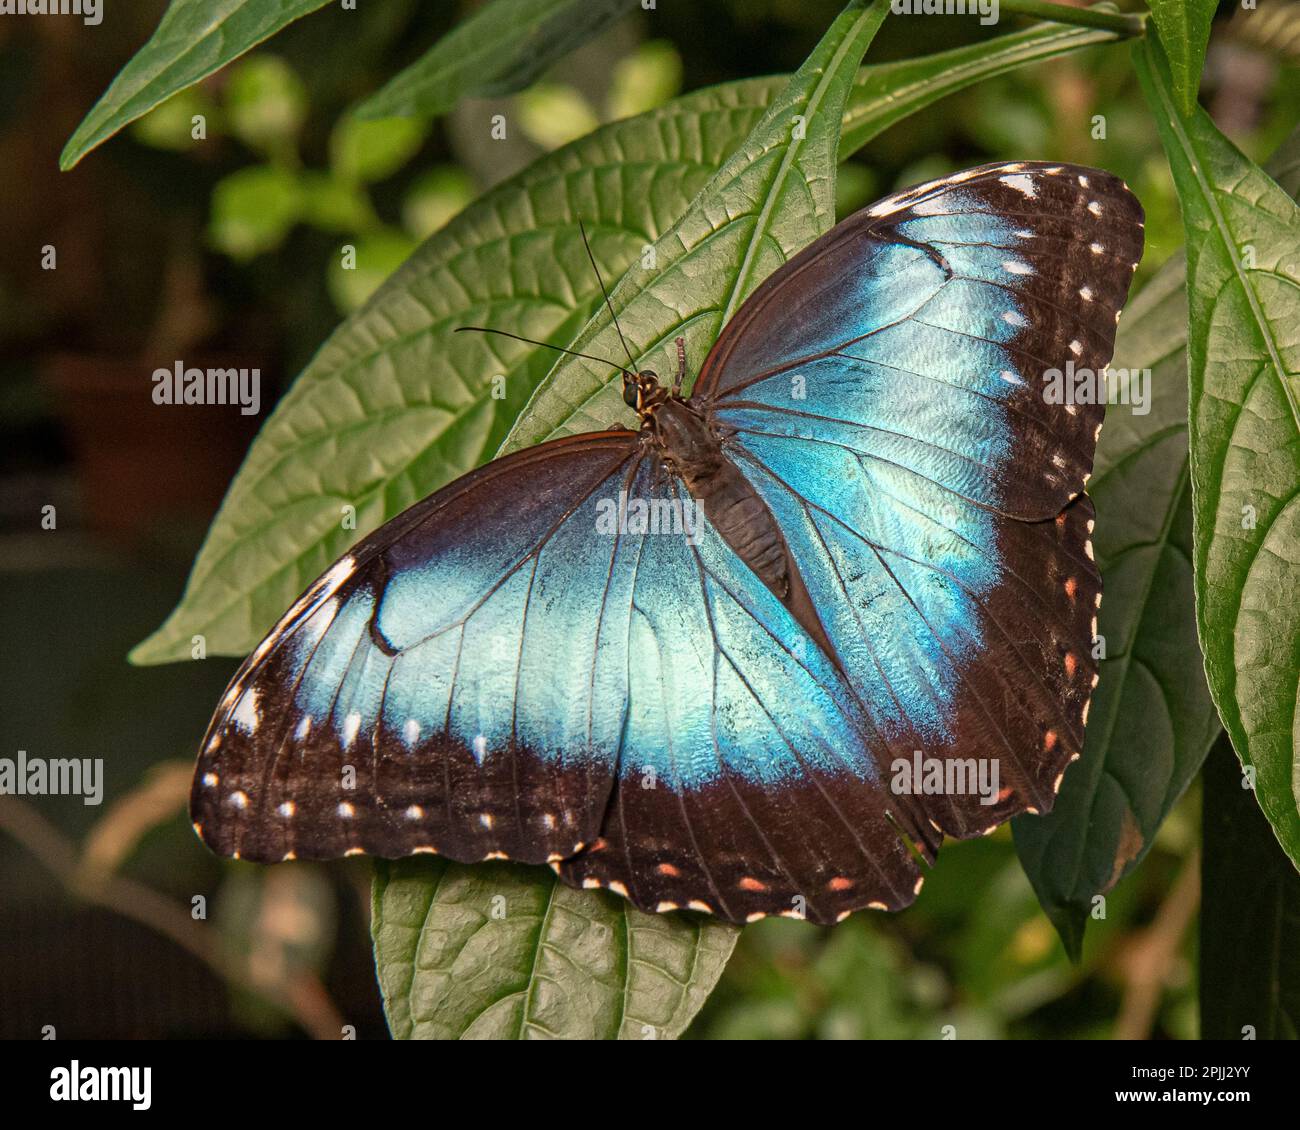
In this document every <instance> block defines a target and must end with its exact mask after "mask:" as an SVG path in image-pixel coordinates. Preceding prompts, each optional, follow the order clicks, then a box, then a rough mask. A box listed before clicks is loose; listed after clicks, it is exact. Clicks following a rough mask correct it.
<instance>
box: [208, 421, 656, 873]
mask: <svg viewBox="0 0 1300 1130" xmlns="http://www.w3.org/2000/svg"><path fill="white" fill-rule="evenodd" d="M638 458H639V455H638V448H637V443H636V437H635V434H634V433H631V432H610V433H598V434H593V435H589V436H581V437H575V438H573V439H566V440H562V441H558V442H556V443H552V444H546V445H544V446H542V447H538V448H532V449H529V450H527V451H524V452H521V453H520V454H518V455H517V456H515V457H513V458H510V459H504V460H499V461H497V462H494V463H490V464H488V465H487V466H485V467H483V468H480V469H479V470H478V471H475V472H473V473H472V474H470V475H467V476H465V477H464V478H462V479H460V480H458V481H457V482H455V483H453V484H451V485H450V486H448V487H447V488H445V489H444V490H442V491H439V492H438V493H436V494H434V495H432V496H430V497H429V498H427V499H425V500H424V501H422V502H420V503H417V504H416V505H415V506H413V507H411V508H410V509H409V510H407V511H405V512H404V513H403V514H401V515H399V516H398V517H396V518H394V519H393V520H392V521H391V522H389V523H387V524H386V525H384V526H382V527H381V528H380V529H378V530H377V531H375V533H373V534H371V535H370V536H369V537H368V538H366V539H365V540H363V541H362V542H360V543H359V544H358V545H357V546H356V547H355V548H354V549H353V550H352V551H351V552H350V553H349V554H347V555H346V556H345V557H343V558H342V559H340V560H339V561H338V562H337V563H336V564H335V565H334V566H333V567H332V568H331V569H330V570H329V571H328V572H327V573H325V574H324V575H323V576H322V577H321V578H320V579H319V580H318V581H316V583H315V584H313V585H312V586H311V588H310V589H308V591H307V592H306V593H305V594H304V595H303V596H302V597H301V598H300V599H299V600H298V601H297V603H296V604H295V605H294V606H293V607H292V608H291V609H290V610H289V611H288V613H286V614H285V616H284V617H283V618H282V619H281V621H280V623H279V624H277V625H276V626H275V628H273V629H272V631H271V632H270V634H268V636H267V637H266V639H265V640H264V641H263V642H262V643H261V645H260V646H259V647H258V648H257V650H256V651H255V652H254V653H253V654H252V655H251V656H249V658H248V659H247V661H246V662H245V663H244V665H243V666H242V667H241V668H240V670H239V671H238V672H237V673H236V675H235V677H234V679H233V680H232V682H231V684H230V687H229V688H228V689H227V691H226V694H225V696H224V698H223V699H222V702H221V705H220V707H219V708H218V710H217V713H216V715H215V716H214V717H213V719H212V723H211V725H210V727H209V729H208V733H207V736H206V737H205V739H204V744H203V747H202V750H201V752H200V756H199V763H198V767H197V769H196V772H195V778H194V788H193V792H192V796H191V805H190V809H191V815H192V817H193V820H194V822H195V824H196V826H197V828H198V831H199V834H200V836H201V837H202V838H203V840H204V841H205V842H206V843H207V844H208V846H209V847H211V848H212V849H213V850H215V851H217V852H220V853H222V854H225V855H232V856H237V857H239V858H243V859H251V860H257V861H274V860H280V859H286V858H312V859H320V858H332V857H336V856H341V855H345V854H349V853H354V852H367V853H371V854H376V855H381V856H387V857H399V856H404V855H410V854H413V853H416V852H420V851H434V852H439V853H442V854H445V855H448V856H450V857H451V858H453V859H457V860H462V861H469V860H479V859H484V858H488V857H508V858H511V859H518V860H523V861H527V862H534V863H540V862H543V861H545V860H548V859H559V858H562V857H564V856H568V855H571V854H572V853H573V852H574V851H576V850H577V849H578V848H579V847H580V846H581V845H582V844H583V843H584V842H590V841H591V840H593V839H595V837H596V834H597V830H598V828H599V826H600V823H601V820H602V819H603V816H604V812H605V806H606V801H607V798H608V795H609V791H610V787H611V782H612V779H613V771H614V764H615V761H616V758H617V750H618V744H619V739H620V734H621V731H622V726H623V719H624V713H625V710H624V682H625V668H626V662H627V660H626V653H625V638H626V630H625V627H624V626H623V625H622V624H620V623H619V622H618V620H617V617H616V616H614V615H613V614H612V610H611V609H609V608H608V607H607V604H608V602H609V601H610V600H611V599H613V592H612V590H613V589H614V587H615V586H616V585H617V584H618V582H619V578H618V577H616V576H615V575H613V573H612V571H611V562H612V557H613V553H614V542H613V541H612V540H611V539H609V538H603V539H601V538H597V537H595V536H594V531H595V508H596V504H597V499H598V497H600V496H602V495H605V494H609V493H614V494H617V490H618V483H619V481H620V476H621V475H622V474H624V473H625V472H626V471H627V469H628V468H629V467H630V466H631V465H632V464H633V463H634V462H635V461H636V460H637V459H638ZM620 615H621V616H622V619H623V620H626V615H627V613H626V609H625V608H624V609H623V610H622V611H621V613H620Z"/></svg>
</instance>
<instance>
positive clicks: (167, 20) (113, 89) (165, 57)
mask: <svg viewBox="0 0 1300 1130" xmlns="http://www.w3.org/2000/svg"><path fill="white" fill-rule="evenodd" d="M327 3H329V0H172V2H171V5H170V6H169V7H168V9H167V11H166V12H165V13H164V14H163V18H162V20H161V21H160V22H159V24H158V28H157V30H156V31H155V32H154V33H153V35H152V36H151V37H150V39H149V42H148V43H146V44H145V45H144V46H143V47H142V48H140V50H139V51H137V52H136V53H135V55H134V56H132V58H131V61H130V62H129V63H127V65H126V66H125V67H123V68H122V69H121V71H119V72H118V75H117V77H116V78H115V79H114V80H113V82H112V85H110V86H109V88H108V90H107V91H105V92H104V95H103V97H102V98H100V100H99V101H98V102H96V103H95V105H94V106H93V107H92V109H91V111H90V113H89V114H87V115H86V117H85V118H84V120H83V121H82V123H81V125H79V126H78V127H77V129H76V132H75V133H74V134H73V135H72V137H71V138H69V139H68V143H67V145H65V146H64V147H63V153H62V154H61V155H60V157H59V168H61V169H65V170H66V169H70V168H72V166H73V165H75V164H76V163H77V162H78V161H80V160H81V159H82V157H84V156H85V155H86V154H87V153H89V152H90V151H91V150H92V149H94V148H95V147H96V146H97V145H100V144H102V143H103V142H105V141H107V140H108V139H109V138H110V137H112V136H113V135H114V134H115V133H117V131H118V130H120V129H121V128H122V127H123V126H125V125H128V124H130V123H131V122H133V121H135V119H136V118H138V117H140V115H141V114H145V113H147V112H148V111H149V110H152V109H153V108H154V107H155V106H157V105H158V104H159V103H160V102H162V101H163V100H164V99H165V98H168V97H170V96H171V95H173V94H175V93H176V92H177V91H178V90H184V89H185V88H186V87H187V86H192V85H193V84H194V83H196V82H198V81H199V79H201V78H206V77H207V76H208V75H210V74H212V73H213V72H214V71H217V70H220V69H221V68H222V67H224V66H225V65H226V64H227V63H229V62H230V60H231V59H236V58H238V57H239V56H240V55H242V54H243V53H244V52H245V51H247V50H249V49H250V48H252V47H256V46H257V45H258V44H259V43H261V42H262V41H263V40H264V39H267V38H269V37H270V36H272V35H274V34H275V33H276V32H277V31H279V30H280V29H281V28H283V27H285V26H287V25H288V24H291V23H293V21H294V20H296V19H298V18H299V17H300V16H305V15H307V13H308V12H314V11H315V10H316V9H317V8H323V7H324V6H325V5H326V4H327Z"/></svg>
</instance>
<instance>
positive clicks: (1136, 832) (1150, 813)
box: [1012, 129, 1300, 960]
mask: <svg viewBox="0 0 1300 1130" xmlns="http://www.w3.org/2000/svg"><path fill="white" fill-rule="evenodd" d="M1269 167H1270V168H1271V169H1272V170H1273V172H1274V174H1275V175H1276V176H1277V177H1278V178H1279V181H1280V182H1281V183H1282V185H1283V187H1285V188H1286V190H1287V191H1288V192H1289V193H1291V195H1292V196H1295V195H1296V193H1297V192H1298V191H1300V129H1298V130H1296V132H1295V133H1294V134H1293V135H1292V136H1291V138H1290V139H1288V141H1287V143H1286V144H1285V145H1283V146H1282V148H1281V149H1279V150H1278V152H1277V154H1275V156H1274V158H1273V160H1272V161H1270V162H1269ZM1186 277H1187V269H1186V263H1185V261H1184V258H1183V255H1182V254H1181V253H1179V254H1178V255H1176V256H1174V257H1173V258H1172V259H1170V260H1169V262H1167V263H1166V264H1165V265H1164V266H1163V267H1162V268H1161V269H1160V270H1159V271H1158V272H1157V273H1156V275H1155V276H1154V277H1153V278H1152V279H1151V281H1150V282H1149V283H1148V284H1147V285H1146V287H1145V288H1144V289H1143V290H1142V292H1141V293H1140V294H1139V295H1138V296H1137V298H1136V299H1134V301H1133V302H1132V303H1131V304H1130V305H1129V307H1128V309H1126V310H1125V312H1124V318H1123V320H1122V321H1121V322H1120V326H1119V333H1118V335H1117V337H1116V341H1115V359H1114V360H1113V361H1112V362H1111V368H1112V369H1113V370H1129V371H1132V370H1139V371H1141V370H1144V369H1150V370H1151V401H1150V404H1151V410H1150V412H1149V413H1146V414H1141V413H1137V412H1133V411H1132V410H1131V409H1130V406H1128V405H1124V404H1115V405H1111V406H1110V407H1109V408H1108V409H1107V412H1106V426H1105V428H1104V429H1103V430H1102V434H1101V443H1100V445H1099V446H1098V448H1097V460H1096V463H1095V465H1094V469H1093V477H1092V479H1091V481H1090V482H1089V483H1088V493H1089V494H1090V495H1092V497H1093V500H1094V501H1095V503H1096V505H1097V529H1096V532H1095V534H1094V536H1093V546H1094V549H1095V552H1096V555H1097V561H1098V564H1099V565H1100V567H1101V573H1102V579H1103V582H1104V586H1105V587H1104V591H1105V599H1104V600H1103V601H1102V606H1101V613H1100V615H1099V617H1098V631H1099V633H1100V634H1101V636H1102V637H1103V638H1104V639H1105V641H1106V658H1105V659H1104V660H1103V661H1102V664H1101V682H1100V683H1099V684H1098V686H1097V693H1096V694H1095V695H1094V696H1093V700H1092V708H1091V711H1090V713H1089V719H1088V735H1087V740H1086V742H1085V744H1084V747H1083V757H1082V758H1081V759H1080V760H1079V763H1078V764H1077V765H1075V766H1074V767H1073V768H1072V769H1071V770H1070V771H1069V772H1068V773H1067V774H1066V775H1065V780H1064V781H1063V782H1062V784H1061V792H1060V795H1059V796H1058V797H1057V799H1056V805H1055V807H1054V808H1053V809H1052V811H1051V812H1050V813H1048V814H1047V815H1046V816H1042V817H1033V816H1023V817H1020V818H1019V819H1017V820H1016V821H1014V822H1013V825H1012V827H1013V829H1014V832H1015V840H1016V850H1017V851H1018V852H1019V854H1020V861H1021V863H1022V864H1023V865H1024V868H1025V873H1026V874H1027V875H1028V876H1029V879H1030V881H1031V882H1032V883H1033V885H1034V890H1035V892H1036V893H1037V895H1038V899H1039V902H1040V903H1041V904H1042V906H1043V909H1044V911H1046V913H1047V915H1048V917H1049V918H1051V920H1052V922H1053V923H1054V924H1055V925H1056V928H1057V931H1058V932H1059V933H1060V935H1061V940H1062V941H1063V942H1064V943H1065V948H1066V950H1067V952H1068V953H1069V954H1070V956H1071V957H1072V958H1073V959H1075V960H1078V958H1079V957H1080V955H1081V951H1082V943H1083V933H1084V928H1085V926H1086V925H1087V921H1088V914H1089V911H1090V910H1091V907H1092V899H1093V897H1094V896H1095V895H1098V894H1102V893H1103V892H1105V891H1108V890H1110V888H1111V887H1113V886H1114V885H1115V883H1117V882H1118V881H1119V880H1120V879H1122V878H1123V877H1124V876H1125V875H1127V874H1128V873H1129V872H1130V871H1132V870H1133V868H1134V867H1136V866H1137V865H1138V863H1140V862H1141V861H1142V859H1143V857H1144V856H1145V855H1146V853H1147V850H1148V849H1149V848H1150V846H1151V843H1152V841H1153V840H1154V838H1155V834H1156V831H1157V830H1158V829H1159V828H1160V826H1161V824H1163V823H1164V821H1165V818H1166V817H1167V816H1168V815H1169V812H1170V810H1171V809H1172V808H1173V806H1174V805H1175V804H1176V803H1177V801H1178V799H1179V797H1180V796H1181V795H1182V794H1183V791H1184V790H1185V789H1186V787H1187V785H1188V784H1189V783H1190V782H1191V779H1192V778H1193V777H1194V776H1195V775H1196V772H1197V770H1198V769H1199V767H1200V765H1201V763H1202V761H1203V759H1204V758H1205V755H1206V752H1207V751H1208V750H1209V748H1210V746H1211V744H1212V743H1213V742H1214V740H1215V737H1216V736H1217V735H1218V734H1219V733H1220V732H1221V727H1220V726H1219V719H1218V713H1217V711H1216V710H1215V708H1214V703H1213V701H1212V700H1211V698H1210V697H1209V688H1208V687H1207V686H1206V684H1205V675H1204V669H1203V665H1202V662H1201V652H1200V645H1199V643H1198V642H1197V639H1196V619H1195V613H1194V611H1193V609H1194V606H1195V594H1194V590H1193V582H1192V537H1191V534H1192V507H1191V483H1190V480H1189V476H1188V466H1187V463H1188V452H1187V290H1186Z"/></svg>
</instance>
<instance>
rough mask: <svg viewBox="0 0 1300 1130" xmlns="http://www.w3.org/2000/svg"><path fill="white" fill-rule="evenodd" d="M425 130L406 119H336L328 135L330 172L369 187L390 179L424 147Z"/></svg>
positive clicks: (351, 115) (350, 116)
mask: <svg viewBox="0 0 1300 1130" xmlns="http://www.w3.org/2000/svg"><path fill="white" fill-rule="evenodd" d="M425 133H426V130H425V128H424V126H423V125H422V124H421V123H420V122H414V121H411V120H410V119H409V118H381V119H379V120H378V121H371V120H363V119H361V118H358V117H357V116H356V115H355V114H349V115H347V116H346V117H343V118H341V119H339V121H338V123H337V124H336V125H335V126H334V129H333V132H332V133H331V134H330V168H331V169H333V170H334V172H335V173H336V174H337V175H338V176H340V177H342V178H343V179H344V180H350V181H360V182H362V183H366V184H369V183H372V182H374V181H381V180H384V179H385V178H386V177H391V176H392V175H393V174H394V173H395V172H397V170H398V169H400V168H401V167H402V166H403V165H405V164H406V162H407V161H409V160H410V159H411V158H412V157H414V156H415V154H416V153H417V152H418V151H419V148H420V146H421V145H422V144H424V137H425Z"/></svg>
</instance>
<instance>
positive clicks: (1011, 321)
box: [1002, 310, 1029, 326]
mask: <svg viewBox="0 0 1300 1130" xmlns="http://www.w3.org/2000/svg"><path fill="white" fill-rule="evenodd" d="M1002 320H1003V321H1004V322H1006V324H1007V325H1009V326H1027V325H1029V320H1028V319H1027V318H1026V317H1025V316H1024V315H1023V314H1021V313H1020V312H1019V311H1018V310H1007V311H1005V312H1004V313H1003V315H1002Z"/></svg>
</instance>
